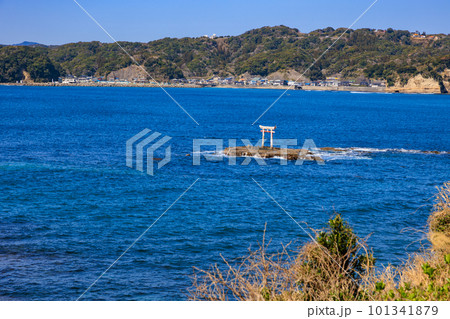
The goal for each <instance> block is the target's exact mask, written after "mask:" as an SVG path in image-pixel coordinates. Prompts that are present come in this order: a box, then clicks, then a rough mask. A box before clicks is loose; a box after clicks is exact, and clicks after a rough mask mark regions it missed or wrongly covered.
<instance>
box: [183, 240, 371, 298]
mask: <svg viewBox="0 0 450 319" xmlns="http://www.w3.org/2000/svg"><path fill="white" fill-rule="evenodd" d="M318 235H319V234H318ZM350 239H351V240H352V243H353V242H354V244H352V245H348V247H346V248H345V249H344V250H343V252H344V253H342V254H337V253H335V251H337V250H338V249H339V247H337V246H338V244H339V243H337V242H334V243H332V244H331V245H333V246H330V247H332V248H333V249H329V248H326V247H324V246H323V245H320V244H319V243H317V242H311V243H308V244H306V245H304V246H303V247H301V248H300V249H299V250H297V251H290V250H288V248H289V246H287V247H284V248H283V250H282V251H281V252H278V253H275V254H269V253H267V247H268V244H266V243H265V240H263V243H262V244H261V245H260V246H259V248H258V249H257V250H255V251H251V250H249V254H248V256H247V257H245V258H242V259H240V260H239V261H238V262H235V263H230V262H228V261H227V260H225V259H223V261H224V266H223V267H219V266H218V265H214V266H212V267H211V268H210V269H209V270H207V271H205V270H201V269H195V272H194V275H193V286H192V287H191V289H189V297H190V299H192V300H253V301H258V300H260V301H262V300H291V301H293V300H297V301H299V300H355V299H367V298H368V297H367V294H366V293H365V292H364V288H363V287H364V286H365V285H364V281H365V280H367V278H368V277H369V273H370V271H372V269H373V260H372V259H371V258H361V257H362V256H363V255H367V256H369V255H370V254H369V252H368V249H367V245H366V243H365V241H362V240H360V239H359V240H356V239H357V238H356V236H354V235H353V236H352V237H350ZM341 248H342V247H341ZM341 250H342V249H341ZM361 252H363V254H362V253H361Z"/></svg>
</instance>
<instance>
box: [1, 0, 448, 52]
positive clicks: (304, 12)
mask: <svg viewBox="0 0 450 319" xmlns="http://www.w3.org/2000/svg"><path fill="white" fill-rule="evenodd" d="M77 1H78V2H79V3H80V4H81V5H83V6H84V7H85V8H86V9H87V10H88V11H89V12H90V13H91V14H92V15H93V16H94V17H95V18H96V19H97V20H98V21H99V22H100V23H101V24H102V25H103V26H104V28H105V29H106V30H108V31H109V32H110V33H111V34H112V35H113V36H114V37H115V38H116V39H117V40H128V41H141V42H148V41H151V40H156V39H160V38H164V37H187V36H189V37H195V36H201V35H204V34H208V35H211V34H213V33H215V34H217V35H237V34H241V33H243V32H245V31H247V30H250V29H254V28H258V27H262V26H267V25H269V26H274V25H280V24H283V25H286V26H289V27H295V28H298V29H300V31H302V32H309V31H311V30H315V29H318V28H324V27H327V26H332V27H335V28H336V27H347V26H349V25H350V24H351V23H352V22H353V21H354V20H355V19H356V18H357V17H358V16H359V15H360V14H361V13H362V12H363V11H364V10H365V9H366V8H367V7H368V6H369V5H370V4H371V3H372V2H373V1H374V0H333V1H331V0H309V1H305V0H284V1H276V0H271V1H266V0H258V1H253V0H239V1H236V0H221V1H215V0H209V1H203V0H199V1H196V0H193V1H182V0H164V1H160V0H150V1H148V0H147V1H144V0H77ZM449 15H450V1H449V0H436V1H433V0H431V1H418V0H379V1H378V3H376V4H375V5H374V7H373V8H372V9H371V10H370V11H369V12H368V13H367V14H366V15H365V16H364V17H363V18H362V19H361V20H360V21H359V22H358V23H357V24H356V25H355V26H354V27H353V28H363V27H369V28H382V29H385V28H388V27H392V28H394V29H403V30H410V31H415V30H419V31H421V32H422V31H425V32H427V33H446V34H448V33H450V23H449ZM0 30H1V32H0V43H2V44H13V43H19V42H22V41H34V42H40V43H44V44H63V43H69V42H78V41H91V40H98V41H102V42H111V40H110V39H109V38H108V37H107V36H106V35H105V34H104V33H103V31H102V30H100V28H99V27H98V26H97V25H95V24H94V23H93V22H92V21H91V20H90V19H89V18H88V17H87V16H86V14H85V13H84V12H83V11H82V10H81V9H80V8H79V7H77V5H76V4H75V3H74V2H73V0H0Z"/></svg>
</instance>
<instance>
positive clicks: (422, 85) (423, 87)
mask: <svg viewBox="0 0 450 319" xmlns="http://www.w3.org/2000/svg"><path fill="white" fill-rule="evenodd" d="M444 85H445V83H444ZM386 91H387V92H397V91H398V92H400V93H441V86H440V85H439V82H438V81H436V80H435V79H432V78H424V77H423V76H422V75H421V74H418V75H416V76H415V77H413V78H411V79H409V81H408V83H407V84H406V85H403V86H402V85H401V84H400V83H399V82H397V83H396V85H395V86H392V87H389V88H387V89H386Z"/></svg>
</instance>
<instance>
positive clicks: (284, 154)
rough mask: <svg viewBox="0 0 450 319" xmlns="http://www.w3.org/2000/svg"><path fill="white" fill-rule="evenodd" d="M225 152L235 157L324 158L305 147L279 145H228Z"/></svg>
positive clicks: (319, 159) (308, 159)
mask: <svg viewBox="0 0 450 319" xmlns="http://www.w3.org/2000/svg"><path fill="white" fill-rule="evenodd" d="M223 154H224V155H226V156H234V157H260V158H283V159H286V160H291V161H292V160H293V161H295V160H298V159H300V160H305V161H321V162H323V159H322V158H321V157H320V156H319V155H317V154H314V153H313V152H311V151H310V150H305V149H294V148H278V147H259V146H238V147H227V148H226V149H225V150H224V151H223Z"/></svg>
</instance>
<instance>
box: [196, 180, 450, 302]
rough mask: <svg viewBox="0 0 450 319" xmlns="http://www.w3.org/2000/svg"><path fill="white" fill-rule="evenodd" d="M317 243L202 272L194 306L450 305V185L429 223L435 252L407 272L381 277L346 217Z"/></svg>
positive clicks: (414, 259) (390, 270)
mask: <svg viewBox="0 0 450 319" xmlns="http://www.w3.org/2000/svg"><path fill="white" fill-rule="evenodd" d="M315 235H316V240H314V241H312V242H309V243H307V244H306V245H304V246H302V247H300V248H298V249H297V250H293V251H291V250H289V249H288V248H289V246H287V247H284V248H283V250H282V251H281V252H278V253H275V254H269V253H268V252H267V247H268V245H269V244H266V242H265V237H263V242H262V244H261V245H260V246H259V248H258V249H257V250H255V251H252V250H249V254H248V256H246V257H244V258H241V259H239V260H238V261H235V262H232V263H231V262H228V261H227V260H225V259H223V261H224V264H223V266H218V265H214V266H212V267H211V268H210V269H209V270H201V269H195V270H194V275H193V286H192V287H191V288H190V289H189V298H190V299H192V300H254V301H257V300H299V301H301V300H322V301H325V300H450V292H449V289H450V254H449V252H450V183H446V184H444V186H443V187H441V188H439V193H438V194H437V196H436V204H435V205H434V209H433V213H432V214H431V216H430V218H429V234H428V235H429V238H430V241H431V243H432V248H431V249H428V250H426V251H424V252H422V253H419V254H414V255H412V256H411V257H410V258H409V260H407V261H406V262H405V263H404V264H403V265H401V266H399V267H394V266H392V265H388V266H387V267H385V268H384V269H383V270H382V271H377V272H376V271H375V270H374V268H373V258H372V254H371V252H370V251H369V249H368V247H367V244H366V241H365V240H362V239H360V238H358V237H356V235H354V234H353V231H352V229H351V228H350V227H349V226H348V225H347V224H346V223H345V222H343V221H342V219H341V218H340V215H337V216H336V217H335V218H334V219H332V220H330V222H329V228H328V229H327V231H325V232H324V231H316V232H315Z"/></svg>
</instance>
